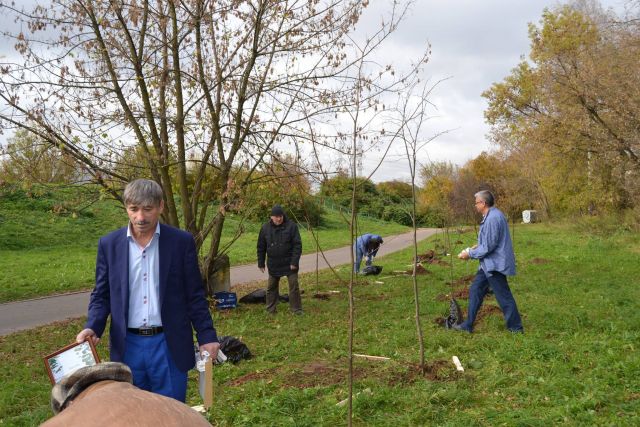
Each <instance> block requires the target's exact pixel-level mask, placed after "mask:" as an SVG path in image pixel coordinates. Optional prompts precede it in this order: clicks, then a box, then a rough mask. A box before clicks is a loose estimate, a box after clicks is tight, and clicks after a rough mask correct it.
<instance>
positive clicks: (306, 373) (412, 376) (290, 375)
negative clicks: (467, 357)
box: [226, 359, 457, 389]
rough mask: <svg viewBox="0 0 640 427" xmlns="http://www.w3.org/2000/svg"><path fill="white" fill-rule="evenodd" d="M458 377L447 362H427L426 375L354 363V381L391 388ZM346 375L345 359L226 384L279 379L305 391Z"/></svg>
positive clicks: (410, 367)
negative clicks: (367, 380)
mask: <svg viewBox="0 0 640 427" xmlns="http://www.w3.org/2000/svg"><path fill="white" fill-rule="evenodd" d="M455 374H456V371H455V368H454V367H453V365H452V364H451V363H450V362H448V361H446V360H434V361H431V362H427V364H426V367H425V373H424V375H423V374H422V372H421V370H420V367H419V366H418V365H415V364H399V363H394V362H393V361H390V362H379V361H367V360H359V359H358V360H354V366H353V378H354V380H361V379H364V378H375V379H377V380H379V381H380V382H382V383H386V384H389V385H391V386H394V385H404V384H411V383H413V382H415V381H416V380H420V379H423V378H424V379H427V380H429V381H450V380H453V379H456V378H457V376H456V375H455ZM347 375H348V367H347V363H346V360H344V359H343V360H338V361H334V362H329V361H324V360H316V361H313V362H310V363H306V364H296V365H286V366H281V367H278V368H273V369H267V370H264V371H260V372H251V373H248V374H246V375H243V376H241V377H238V378H236V379H234V380H232V381H229V382H227V383H226V385H227V386H230V387H238V386H241V385H243V384H245V383H247V382H249V381H258V380H263V379H266V378H269V379H271V378H274V377H279V380H280V379H281V381H282V387H285V388H299V389H304V388H311V387H317V386H324V387H326V386H331V385H335V384H344V383H346V381H347ZM278 382H280V381H278Z"/></svg>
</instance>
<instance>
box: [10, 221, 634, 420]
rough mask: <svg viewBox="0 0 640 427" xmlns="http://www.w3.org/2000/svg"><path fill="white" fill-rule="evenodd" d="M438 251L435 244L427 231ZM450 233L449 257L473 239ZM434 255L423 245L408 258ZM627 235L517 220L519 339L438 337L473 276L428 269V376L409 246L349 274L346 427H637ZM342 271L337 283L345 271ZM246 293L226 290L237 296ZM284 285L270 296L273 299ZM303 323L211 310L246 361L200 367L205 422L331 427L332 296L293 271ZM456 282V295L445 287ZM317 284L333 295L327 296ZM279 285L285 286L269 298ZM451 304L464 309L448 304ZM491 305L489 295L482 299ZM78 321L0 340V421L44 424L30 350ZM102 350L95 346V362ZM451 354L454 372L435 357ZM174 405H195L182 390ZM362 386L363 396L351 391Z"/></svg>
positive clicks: (335, 393)
mask: <svg viewBox="0 0 640 427" xmlns="http://www.w3.org/2000/svg"><path fill="white" fill-rule="evenodd" d="M436 239H439V240H440V244H442V240H443V237H442V235H440V236H437V237H436ZM452 240H460V241H461V242H462V243H459V244H457V245H456V248H454V250H452V251H450V252H453V253H456V252H457V250H459V249H460V248H462V247H466V246H468V245H469V244H470V243H471V242H473V240H474V236H472V235H471V234H464V235H453V236H452ZM434 246H436V242H435V241H434V239H431V240H430V241H427V242H423V243H421V244H420V251H421V252H422V251H424V250H426V249H428V248H433V247H434ZM638 247H640V235H638V234H634V233H629V232H617V233H616V232H613V233H607V234H594V233H591V232H587V231H585V230H584V229H583V228H579V227H577V226H575V225H548V224H542V225H530V226H518V227H517V230H516V233H515V248H516V258H517V261H518V276H516V277H515V278H513V279H512V280H511V281H510V283H511V285H512V289H513V292H514V295H515V298H516V301H517V303H518V305H519V308H520V311H521V314H522V317H523V323H524V327H525V331H526V333H525V334H524V335H517V334H516V335H514V334H511V333H509V332H507V331H506V329H505V327H504V322H503V319H502V316H500V315H499V314H497V315H496V314H494V315H490V316H488V317H485V318H483V319H482V320H481V321H479V322H478V323H477V324H476V328H475V332H474V334H471V335H469V334H466V333H458V332H452V331H447V330H445V329H443V328H442V327H441V326H439V325H438V324H436V322H435V320H436V319H437V318H440V317H442V316H444V315H446V313H447V310H448V303H447V302H446V301H439V300H438V299H437V298H438V296H441V295H443V294H446V293H448V292H450V291H451V290H452V287H451V286H450V285H447V284H446V282H448V281H450V280H451V278H453V279H457V278H459V277H461V276H465V275H469V274H472V273H474V272H475V270H476V268H477V263H476V262H462V261H458V260H454V262H453V267H452V269H450V268H449V267H447V266H436V265H433V266H429V270H430V271H431V274H428V275H423V276H419V288H420V291H419V292H420V302H421V310H420V318H421V321H422V324H423V329H424V336H425V345H426V357H427V362H428V364H429V366H431V371H430V375H428V376H427V377H426V378H423V377H421V376H420V375H418V374H417V372H416V370H415V367H414V366H415V364H416V363H417V362H418V347H417V341H416V332H415V320H414V314H413V313H414V305H413V293H412V284H411V278H410V277H388V276H389V273H390V272H392V271H393V270H405V269H407V268H408V264H410V259H411V255H410V251H409V250H406V251H404V252H399V253H396V254H393V255H391V256H389V257H386V258H382V259H378V260H377V261H378V262H379V263H380V264H381V265H384V268H385V270H384V272H383V274H382V275H381V277H378V278H377V279H376V280H378V281H382V282H384V283H383V284H379V283H375V280H373V279H371V280H363V279H359V282H358V284H357V285H356V287H355V288H354V294H355V336H354V352H355V353H364V354H371V355H379V356H387V357H390V358H391V359H392V360H391V361H389V362H368V361H362V360H359V359H356V361H355V364H354V367H355V374H356V380H355V383H354V392H355V393H358V392H360V393H361V394H360V395H359V397H358V398H356V399H355V400H354V424H355V425H359V426H415V425H444V426H459V425H479V426H495V425H508V426H511V425H521V426H548V425H569V426H573V425H580V426H581V425H616V426H618V425H621V426H625V425H638V424H639V423H640V415H639V414H640V358H638V356H637V353H638V347H639V346H640V320H639V316H638V310H637V301H638V299H639V297H640V290H639V289H638V286H637V278H638V277H639V276H640V263H638V262H637V257H638V254H639V252H640V251H639V250H638ZM348 270H349V269H348V267H342V268H341V269H340V270H339V272H338V273H339V274H340V275H342V276H344V277H347V276H348ZM249 288H250V286H246V287H243V288H242V291H243V292H246V291H248V290H249ZM285 288H286V285H283V287H282V290H283V291H285ZM302 288H303V289H304V290H305V293H304V294H303V306H304V309H305V313H306V314H305V315H304V316H302V317H295V316H292V315H290V314H289V313H288V312H287V307H286V305H283V304H281V305H280V307H279V312H278V314H277V315H276V316H274V317H268V316H267V315H266V314H265V313H264V309H263V307H261V306H246V305H245V306H240V307H239V308H238V309H236V310H233V311H229V312H224V313H220V312H215V313H214V322H215V324H216V326H217V328H218V332H219V334H220V335H234V336H237V337H241V339H242V340H243V341H244V342H245V343H246V344H247V345H248V346H249V348H250V349H251V350H252V352H253V353H254V355H255V357H254V358H253V359H251V360H245V361H242V362H240V363H239V364H237V365H232V364H225V365H222V366H219V367H216V368H215V369H214V377H215V381H216V384H217V389H216V394H215V410H214V411H213V414H212V416H211V418H210V419H211V421H212V423H213V424H214V425H220V426H231V425H234V426H236V425H239V426H242V425H246V426H252V425H283V426H289V425H291V426H294V425H295V426H319V425H320V426H333V425H345V424H346V414H347V409H346V407H340V406H336V403H337V402H339V401H341V400H342V399H344V398H346V397H347V388H346V375H347V374H346V373H347V360H348V359H347V317H348V312H347V310H348V299H347V289H346V287H345V286H344V284H343V282H341V281H340V280H338V279H337V278H335V277H333V276H332V275H331V274H330V273H329V272H322V273H321V275H320V284H319V287H318V288H316V284H315V276H314V275H307V276H304V277H303V278H302ZM456 289H458V287H456ZM317 290H320V291H324V292H326V291H329V290H338V291H340V293H339V294H333V295H332V296H331V298H330V299H329V300H326V301H325V300H320V299H315V298H312V297H311V296H312V294H313V293H314V292H316V291H317ZM285 292H286V291H285ZM460 302H461V304H462V305H463V307H464V306H465V305H466V301H465V300H460ZM485 304H486V305H495V304H496V302H495V300H494V299H488V300H486V301H485ZM81 326H82V322H81V321H73V322H70V323H65V324H58V325H53V326H50V327H46V328H40V329H37V330H34V331H29V332H24V333H17V334H13V335H10V336H7V337H3V338H0V365H1V366H2V367H3V369H2V371H1V372H0V383H1V385H2V387H0V414H2V415H0V416H1V417H2V419H1V420H0V424H4V425H37V424H38V423H40V422H42V421H43V420H44V419H46V418H47V417H48V416H49V414H50V412H49V409H48V393H49V391H50V385H49V383H48V379H47V377H46V374H45V371H44V368H43V365H42V361H41V356H42V355H44V354H47V353H49V352H52V351H54V350H55V349H57V348H59V347H61V346H63V345H65V344H67V343H68V342H69V341H71V340H72V339H73V337H74V336H75V334H76V332H77V331H78V330H79V329H80V328H81ZM105 348H106V343H101V344H100V345H99V349H100V352H101V353H102V354H103V356H104V352H105ZM452 355H457V356H459V358H460V360H461V361H462V364H463V365H464V367H465V372H464V373H463V374H457V373H456V372H455V369H454V367H453V364H452V363H451V362H450V360H451V356H452ZM193 378H194V377H192V381H191V383H190V386H189V397H188V403H190V404H192V405H193V404H197V403H199V402H198V398H197V397H196V391H195V381H194V380H193ZM366 389H370V391H371V392H370V393H369V392H364V390H366Z"/></svg>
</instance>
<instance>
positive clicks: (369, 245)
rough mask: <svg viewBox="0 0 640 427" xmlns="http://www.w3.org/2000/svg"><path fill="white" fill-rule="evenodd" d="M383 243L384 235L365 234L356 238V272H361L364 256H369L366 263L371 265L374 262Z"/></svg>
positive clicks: (354, 267)
mask: <svg viewBox="0 0 640 427" xmlns="http://www.w3.org/2000/svg"><path fill="white" fill-rule="evenodd" d="M381 244H382V237H380V236H378V235H377V234H369V233H367V234H363V235H362V236H360V237H358V239H356V243H355V245H353V249H354V251H355V254H356V262H355V264H354V265H353V269H354V270H355V272H356V273H359V272H360V264H362V257H367V260H366V261H365V264H366V265H371V264H372V263H373V259H374V258H375V257H376V255H377V254H378V249H380V245H381Z"/></svg>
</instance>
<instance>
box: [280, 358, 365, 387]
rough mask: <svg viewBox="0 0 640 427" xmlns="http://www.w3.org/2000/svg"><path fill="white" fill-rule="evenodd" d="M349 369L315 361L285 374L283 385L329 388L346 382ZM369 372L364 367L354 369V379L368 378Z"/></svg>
mask: <svg viewBox="0 0 640 427" xmlns="http://www.w3.org/2000/svg"><path fill="white" fill-rule="evenodd" d="M347 372H348V370H347V367H346V366H345V365H344V364H343V363H341V364H340V366H332V365H330V364H329V363H328V362H325V361H315V362H311V363H309V364H307V365H302V366H298V367H296V368H294V369H293V370H292V372H289V373H287V374H285V376H284V378H283V381H282V384H283V386H284V387H290V388H310V387H317V386H329V385H334V384H341V383H344V382H345V381H346V377H347ZM367 376H368V375H367V372H366V370H365V369H363V368H362V367H358V366H354V367H353V379H354V380H358V379H362V378H365V377H367Z"/></svg>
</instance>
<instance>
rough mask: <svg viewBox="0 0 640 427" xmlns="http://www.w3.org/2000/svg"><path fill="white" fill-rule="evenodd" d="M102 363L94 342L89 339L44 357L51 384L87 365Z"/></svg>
mask: <svg viewBox="0 0 640 427" xmlns="http://www.w3.org/2000/svg"><path fill="white" fill-rule="evenodd" d="M97 363H100V358H99V357H98V353H97V352H96V348H95V347H94V345H93V342H92V341H91V340H90V339H88V340H86V341H83V342H81V343H73V344H69V345H68V346H66V347H63V348H61V349H60V350H58V351H56V352H55V353H51V354H49V355H48V356H45V357H44V366H45V368H46V369H47V374H49V379H50V380H51V384H55V383H57V382H58V381H60V379H62V377H64V376H65V375H68V374H70V373H72V372H75V371H77V370H78V369H80V368H84V367H85V366H93V365H95V364H97Z"/></svg>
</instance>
